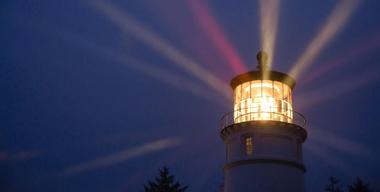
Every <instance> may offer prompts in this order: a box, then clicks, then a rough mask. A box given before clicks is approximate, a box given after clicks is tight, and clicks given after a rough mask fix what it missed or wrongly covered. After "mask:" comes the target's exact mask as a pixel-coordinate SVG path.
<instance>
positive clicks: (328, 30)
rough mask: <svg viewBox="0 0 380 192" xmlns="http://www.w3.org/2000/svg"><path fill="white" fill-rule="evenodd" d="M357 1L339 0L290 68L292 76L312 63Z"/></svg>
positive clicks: (298, 74) (341, 25) (337, 30)
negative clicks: (317, 32) (319, 29)
mask: <svg viewBox="0 0 380 192" xmlns="http://www.w3.org/2000/svg"><path fill="white" fill-rule="evenodd" d="M358 3H359V0H342V1H339V3H338V4H337V6H336V7H335V8H334V10H333V11H332V13H331V15H330V16H329V18H328V19H327V21H326V23H325V25H324V26H323V28H322V29H321V31H320V32H319V34H318V35H317V36H316V37H315V38H314V39H313V41H312V42H311V43H310V44H309V46H308V47H307V48H306V51H305V52H304V53H303V54H302V55H301V57H300V58H299V59H298V60H297V61H296V63H295V65H294V66H293V68H292V69H291V71H290V75H291V76H292V77H294V78H298V77H299V76H300V75H301V73H302V72H303V71H304V70H306V68H307V67H309V66H310V65H311V64H312V62H313V61H314V60H315V58H316V57H317V56H318V54H319V53H320V52H321V50H322V49H323V48H324V47H325V46H326V45H327V43H328V42H329V41H331V39H332V38H333V37H334V36H335V35H336V34H337V33H338V32H339V31H340V30H341V29H342V28H343V26H344V25H345V24H346V23H347V21H348V19H349V17H350V15H351V14H352V13H353V11H354V10H355V8H356V7H357V5H358Z"/></svg>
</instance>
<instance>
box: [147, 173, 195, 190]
mask: <svg viewBox="0 0 380 192" xmlns="http://www.w3.org/2000/svg"><path fill="white" fill-rule="evenodd" d="M159 173H160V176H159V177H156V178H155V181H148V184H147V185H144V189H145V192H185V191H186V189H187V186H184V187H183V186H181V184H180V183H178V182H174V176H173V175H170V174H169V169H168V168H167V167H163V168H162V169H160V170H159Z"/></svg>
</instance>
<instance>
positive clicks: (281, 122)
mask: <svg viewBox="0 0 380 192" xmlns="http://www.w3.org/2000/svg"><path fill="white" fill-rule="evenodd" d="M257 59H258V70H257V71H250V72H247V73H244V74H240V75H238V76H236V77H235V78H233V79H232V80H231V87H232V89H233V93H234V104H233V108H234V111H233V112H231V113H227V114H226V115H224V116H223V118H222V120H221V126H222V130H221V133H220V135H221V137H222V139H223V142H224V143H225V145H226V164H225V166H224V176H225V181H224V182H225V183H224V191H225V192H304V191H305V184H304V173H305V166H304V164H303V160H302V143H303V142H304V141H305V139H306V137H307V132H306V130H305V126H306V120H305V118H304V117H303V116H302V115H301V114H299V113H297V112H295V111H294V110H293V106H292V90H293V88H294V86H295V81H294V79H293V78H291V77H290V76H288V75H287V74H284V73H280V72H277V71H271V70H268V68H267V67H266V61H267V55H266V53H264V52H259V53H258V54H257Z"/></svg>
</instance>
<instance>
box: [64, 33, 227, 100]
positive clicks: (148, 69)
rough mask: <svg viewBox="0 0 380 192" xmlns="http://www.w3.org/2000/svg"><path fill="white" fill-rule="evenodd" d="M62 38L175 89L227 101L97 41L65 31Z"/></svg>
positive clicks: (186, 80) (187, 80)
mask: <svg viewBox="0 0 380 192" xmlns="http://www.w3.org/2000/svg"><path fill="white" fill-rule="evenodd" d="M64 38H65V39H67V41H73V40H74V41H75V43H76V44H78V45H79V46H81V47H83V48H84V49H85V50H87V51H91V52H94V53H96V55H98V56H104V57H105V58H107V59H111V60H113V61H116V62H118V63H120V64H123V66H126V67H128V68H131V69H133V70H135V71H138V72H140V73H142V74H144V75H147V76H149V77H152V78H154V79H157V80H159V81H161V82H163V83H166V84H168V85H171V86H173V87H175V88H177V89H180V90H183V91H186V92H189V93H191V94H193V95H195V96H197V97H200V98H203V99H205V100H208V101H211V102H214V103H215V104H218V105H225V104H226V103H228V102H226V100H222V98H219V97H215V96H214V95H213V94H210V90H207V89H205V88H203V86H200V85H198V84H197V83H194V82H193V81H191V80H190V79H187V78H184V77H182V76H178V75H176V74H174V73H172V72H170V71H167V70H164V69H161V68H158V67H156V66H155V65H153V64H148V63H146V62H143V61H138V60H136V59H133V58H131V57H130V56H128V55H126V54H123V53H119V52H116V51H113V50H111V49H108V48H105V47H103V46H101V45H99V44H97V43H94V42H91V41H88V40H86V39H84V38H83V37H81V36H79V35H76V34H72V33H67V34H66V36H64Z"/></svg>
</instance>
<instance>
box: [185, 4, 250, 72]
mask: <svg viewBox="0 0 380 192" xmlns="http://www.w3.org/2000/svg"><path fill="white" fill-rule="evenodd" d="M186 2H187V4H188V5H189V8H190V11H191V13H192V14H193V16H194V17H195V19H197V21H198V22H199V24H200V26H201V28H202V29H203V30H204V31H205V32H206V34H207V35H208V37H209V38H210V39H211V40H212V42H213V43H214V45H215V47H216V48H217V49H218V50H219V52H220V53H221V54H222V55H223V56H224V57H225V58H226V59H227V61H228V63H229V64H230V65H231V67H232V69H233V70H234V71H235V72H236V73H239V74H240V73H242V72H244V71H246V68H245V65H244V64H243V62H242V60H241V58H240V56H239V54H238V53H237V52H236V51H235V49H234V48H233V46H232V44H231V43H230V42H229V41H228V39H227V37H226V35H225V34H224V33H223V30H222V29H221V27H220V25H219V24H218V22H217V21H216V19H215V18H214V17H213V16H212V15H213V14H212V12H211V10H210V9H209V8H208V6H207V5H206V2H205V1H203V0H187V1H186Z"/></svg>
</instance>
